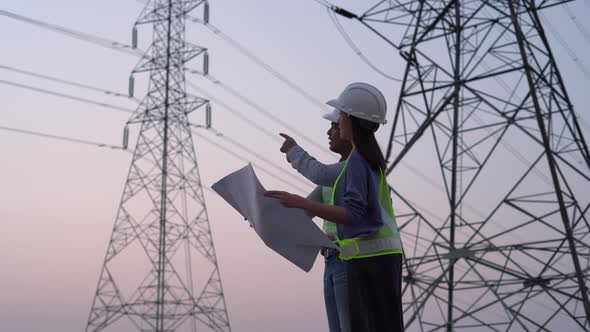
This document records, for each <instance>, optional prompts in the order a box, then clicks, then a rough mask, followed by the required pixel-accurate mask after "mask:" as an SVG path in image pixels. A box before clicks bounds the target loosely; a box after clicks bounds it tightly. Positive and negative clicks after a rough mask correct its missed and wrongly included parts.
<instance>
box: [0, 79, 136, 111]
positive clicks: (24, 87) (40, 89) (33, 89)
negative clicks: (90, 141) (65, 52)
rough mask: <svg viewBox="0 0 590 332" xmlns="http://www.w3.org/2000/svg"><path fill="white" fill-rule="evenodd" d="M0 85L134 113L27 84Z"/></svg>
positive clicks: (4, 81)
mask: <svg viewBox="0 0 590 332" xmlns="http://www.w3.org/2000/svg"><path fill="white" fill-rule="evenodd" d="M0 84H5V85H9V86H13V87H16V88H21V89H26V90H30V91H35V92H39V93H43V94H47V95H51V96H55V97H60V98H65V99H70V100H75V101H79V102H82V103H86V104H90V105H95V106H100V107H104V108H109V109H112V110H115V111H119V112H124V113H133V112H134V110H133V109H130V108H125V107H121V106H117V105H113V104H108V103H103V102H100V101H96V100H92V99H87V98H82V97H77V96H74V95H70V94H65V93H61V92H57V91H52V90H46V89H42V88H37V87H34V86H31V85H27V84H21V83H16V82H12V81H7V80H0Z"/></svg>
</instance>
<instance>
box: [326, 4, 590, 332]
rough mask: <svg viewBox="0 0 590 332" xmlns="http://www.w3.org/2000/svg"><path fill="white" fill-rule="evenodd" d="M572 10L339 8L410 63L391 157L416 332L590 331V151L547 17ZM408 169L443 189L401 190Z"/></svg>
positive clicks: (409, 317)
mask: <svg viewBox="0 0 590 332" xmlns="http://www.w3.org/2000/svg"><path fill="white" fill-rule="evenodd" d="M563 2H567V1H557V0H546V1H541V0H536V1H535V0H512V1H506V0H494V1H481V0H479V1H470V0H456V1H402V0H397V1H395V0H393V1H392V0H389V1H379V2H378V3H377V4H376V5H375V6H374V7H372V8H370V9H369V10H368V11H366V12H365V13H364V14H361V15H355V14H352V13H350V12H348V11H345V10H342V9H340V8H335V7H333V8H332V9H333V10H335V11H336V12H337V13H339V14H342V15H344V16H346V17H349V18H355V19H358V20H359V21H360V22H361V23H362V24H364V25H365V26H366V27H368V28H369V29H371V30H372V31H373V32H375V33H376V34H377V35H378V36H379V37H381V38H383V39H384V40H385V41H386V42H387V43H389V44H390V45H391V46H393V47H395V48H396V49H397V50H399V52H400V54H401V55H402V56H403V58H404V59H405V60H406V67H405V72H404V76H403V81H402V83H401V91H400V95H399V100H398V104H397V105H396V107H397V109H396V113H395V118H394V123H393V128H392V131H391V135H390V140H389V144H388V149H387V158H388V160H389V162H390V163H389V167H388V174H389V177H388V179H389V181H390V184H391V185H392V188H393V192H394V194H395V195H394V204H396V205H395V208H396V213H397V216H398V225H400V229H401V231H402V237H403V240H404V246H405V251H406V260H405V267H404V269H405V270H404V317H405V323H406V326H407V327H408V329H409V330H420V331H431V330H442V329H446V330H448V331H451V330H466V331H471V330H473V331H480V330H481V331H487V330H490V331H573V330H590V325H589V324H590V323H589V321H588V319H589V318H590V302H589V294H588V287H587V283H588V280H589V272H588V271H589V264H590V261H589V256H590V235H589V233H590V223H589V220H588V219H589V216H590V213H589V212H588V210H589V208H590V154H589V151H588V146H587V144H586V141H585V140H584V137H583V135H582V131H581V129H580V126H579V124H578V120H577V119H576V115H575V113H574V109H573V106H572V103H571V101H570V98H569V96H568V93H567V90H566V88H565V85H564V80H563V77H562V75H561V73H560V71H559V69H558V67H557V65H556V61H555V57H554V55H553V51H552V49H551V47H550V45H549V42H548V40H547V37H546V34H545V31H544V29H543V25H542V23H541V19H540V16H542V15H543V14H542V11H543V10H545V9H546V8H549V7H553V6H556V5H559V4H561V3H563ZM400 32H401V33H400ZM403 164H407V165H420V166H422V171H423V172H428V174H436V178H431V179H430V182H431V184H433V185H434V186H438V188H439V189H440V192H439V191H436V190H431V189H428V190H426V188H427V187H422V188H420V189H416V188H414V189H412V188H405V191H404V189H403V188H397V187H396V184H397V183H398V182H400V180H399V177H398V176H396V174H399V173H397V171H399V170H400V166H401V165H403ZM429 167H430V168H429ZM416 192H418V194H416ZM412 195H413V197H416V198H414V199H410V197H411V196H412ZM426 198H428V200H426ZM433 211H434V212H433Z"/></svg>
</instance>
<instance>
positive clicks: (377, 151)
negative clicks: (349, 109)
mask: <svg viewBox="0 0 590 332" xmlns="http://www.w3.org/2000/svg"><path fill="white" fill-rule="evenodd" d="M349 118H350V122H351V127H352V141H353V143H354V145H355V147H356V150H357V151H358V152H359V153H360V154H361V156H363V157H364V158H365V160H366V161H367V162H368V163H369V166H371V169H373V170H375V171H378V170H383V171H384V170H385V167H386V164H385V157H383V152H381V148H379V144H378V143H377V139H376V138H375V131H377V128H379V124H377V123H374V122H371V121H367V120H363V119H359V118H357V117H355V116H349Z"/></svg>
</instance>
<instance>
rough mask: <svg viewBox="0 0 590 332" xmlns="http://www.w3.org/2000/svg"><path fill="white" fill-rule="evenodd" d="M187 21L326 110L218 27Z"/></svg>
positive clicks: (199, 21) (195, 19)
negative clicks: (218, 39)
mask: <svg viewBox="0 0 590 332" xmlns="http://www.w3.org/2000/svg"><path fill="white" fill-rule="evenodd" d="M189 20H191V21H193V22H195V23H199V24H202V25H204V26H205V27H206V28H208V29H209V30H210V31H211V32H213V34H215V35H217V36H218V37H219V38H221V39H223V40H224V41H225V42H226V43H228V44H229V45H230V46H231V47H233V48H234V49H236V50H237V51H238V52H240V53H241V54H242V55H244V56H245V57H247V58H248V59H250V60H251V61H252V62H254V63H256V64H257V65H259V66H260V67H262V68H263V69H264V70H266V71H267V72H269V73H270V74H272V75H273V76H274V77H275V78H277V79H278V80H279V81H281V82H283V83H285V85H287V86H288V87H289V88H291V89H293V90H294V91H295V92H297V93H298V94H299V95H300V96H302V97H303V98H305V99H306V100H307V101H309V102H311V103H312V104H314V105H316V106H317V107H318V108H320V109H322V110H324V111H325V110H327V106H326V104H325V103H323V102H321V101H319V100H318V99H317V98H315V97H314V96H312V95H311V94H310V93H309V92H307V91H305V90H304V89H303V88H302V87H300V86H299V85H297V84H296V83H294V82H293V81H291V80H290V79H289V78H287V77H286V76H285V75H283V74H281V73H280V72H279V71H278V70H276V69H274V68H273V67H272V66H271V65H269V64H268V63H266V62H264V60H262V59H261V58H260V57H258V56H256V55H255V54H254V53H252V51H250V50H249V49H247V48H246V47H245V46H243V45H242V44H240V43H239V42H237V41H236V40H235V39H233V38H231V37H230V36H229V35H228V34H226V33H224V32H223V31H221V29H219V28H218V27H216V26H214V25H213V24H211V23H208V22H204V21H203V20H201V19H198V18H195V17H189Z"/></svg>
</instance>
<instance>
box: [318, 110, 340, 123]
mask: <svg viewBox="0 0 590 332" xmlns="http://www.w3.org/2000/svg"><path fill="white" fill-rule="evenodd" d="M322 118H324V119H326V120H328V121H330V122H334V123H338V119H339V118H340V111H339V110H337V109H333V110H332V112H330V113H326V114H324V115H322Z"/></svg>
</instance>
